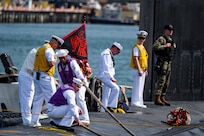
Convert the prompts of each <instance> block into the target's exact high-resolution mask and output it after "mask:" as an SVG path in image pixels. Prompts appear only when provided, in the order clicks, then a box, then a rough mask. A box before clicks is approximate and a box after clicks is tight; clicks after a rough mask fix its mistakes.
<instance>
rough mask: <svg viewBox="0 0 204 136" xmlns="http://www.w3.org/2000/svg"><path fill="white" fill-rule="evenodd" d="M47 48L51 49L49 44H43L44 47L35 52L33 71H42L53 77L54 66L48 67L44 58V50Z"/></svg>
mask: <svg viewBox="0 0 204 136" xmlns="http://www.w3.org/2000/svg"><path fill="white" fill-rule="evenodd" d="M48 48H51V46H50V45H49V44H44V47H40V48H39V49H38V50H37V53H36V57H35V63H34V70H39V71H43V72H46V73H47V74H48V75H50V76H54V71H55V66H50V65H49V62H48V61H47V59H46V56H45V50H46V49H48Z"/></svg>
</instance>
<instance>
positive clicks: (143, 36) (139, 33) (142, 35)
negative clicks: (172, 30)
mask: <svg viewBox="0 0 204 136" xmlns="http://www.w3.org/2000/svg"><path fill="white" fill-rule="evenodd" d="M147 35H148V33H147V32H146V31H144V30H141V31H138V32H137V37H138V38H146V37H147Z"/></svg>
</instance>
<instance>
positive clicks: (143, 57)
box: [130, 43, 148, 70]
mask: <svg viewBox="0 0 204 136" xmlns="http://www.w3.org/2000/svg"><path fill="white" fill-rule="evenodd" d="M135 47H137V48H138V49H139V51H140V56H139V63H140V67H141V69H142V70H147V68H148V54H147V51H146V49H145V48H144V47H142V46H141V45H140V44H138V43H137V44H135V45H134V46H133V48H132V57H131V61H130V67H131V68H133V69H138V67H137V65H136V62H135V60H134V55H133V49H134V48H135Z"/></svg>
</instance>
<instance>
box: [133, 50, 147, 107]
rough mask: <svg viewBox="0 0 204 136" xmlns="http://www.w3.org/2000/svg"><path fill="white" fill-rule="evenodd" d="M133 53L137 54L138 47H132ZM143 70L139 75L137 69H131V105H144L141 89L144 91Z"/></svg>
mask: <svg viewBox="0 0 204 136" xmlns="http://www.w3.org/2000/svg"><path fill="white" fill-rule="evenodd" d="M133 52H134V53H133V55H134V56H139V55H140V53H139V49H138V48H137V47H134V49H133ZM145 76H146V75H145V71H143V74H142V76H139V74H138V70H137V69H133V85H132V86H133V88H132V95H131V106H139V107H143V106H144V101H143V91H144V83H145Z"/></svg>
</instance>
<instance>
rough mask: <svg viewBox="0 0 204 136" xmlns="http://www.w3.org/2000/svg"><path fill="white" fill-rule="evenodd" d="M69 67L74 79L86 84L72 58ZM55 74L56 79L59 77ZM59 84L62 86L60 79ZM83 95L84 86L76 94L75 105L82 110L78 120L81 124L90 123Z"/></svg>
mask: <svg viewBox="0 0 204 136" xmlns="http://www.w3.org/2000/svg"><path fill="white" fill-rule="evenodd" d="M70 66H71V69H72V72H73V73H74V75H76V77H77V78H79V79H81V80H85V81H86V84H87V79H86V78H85V76H84V75H83V73H82V71H81V70H80V67H79V65H78V63H77V62H76V60H75V59H74V58H72V61H71V62H70ZM57 73H58V77H60V75H59V72H57ZM59 83H60V86H61V85H63V83H62V80H61V78H59ZM85 93H86V88H85V87H84V86H81V88H80V90H79V91H78V92H77V93H76V103H77V105H78V106H79V107H80V108H81V110H82V114H81V115H79V119H80V120H81V122H85V123H90V119H89V113H88V109H87V105H86V101H85Z"/></svg>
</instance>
